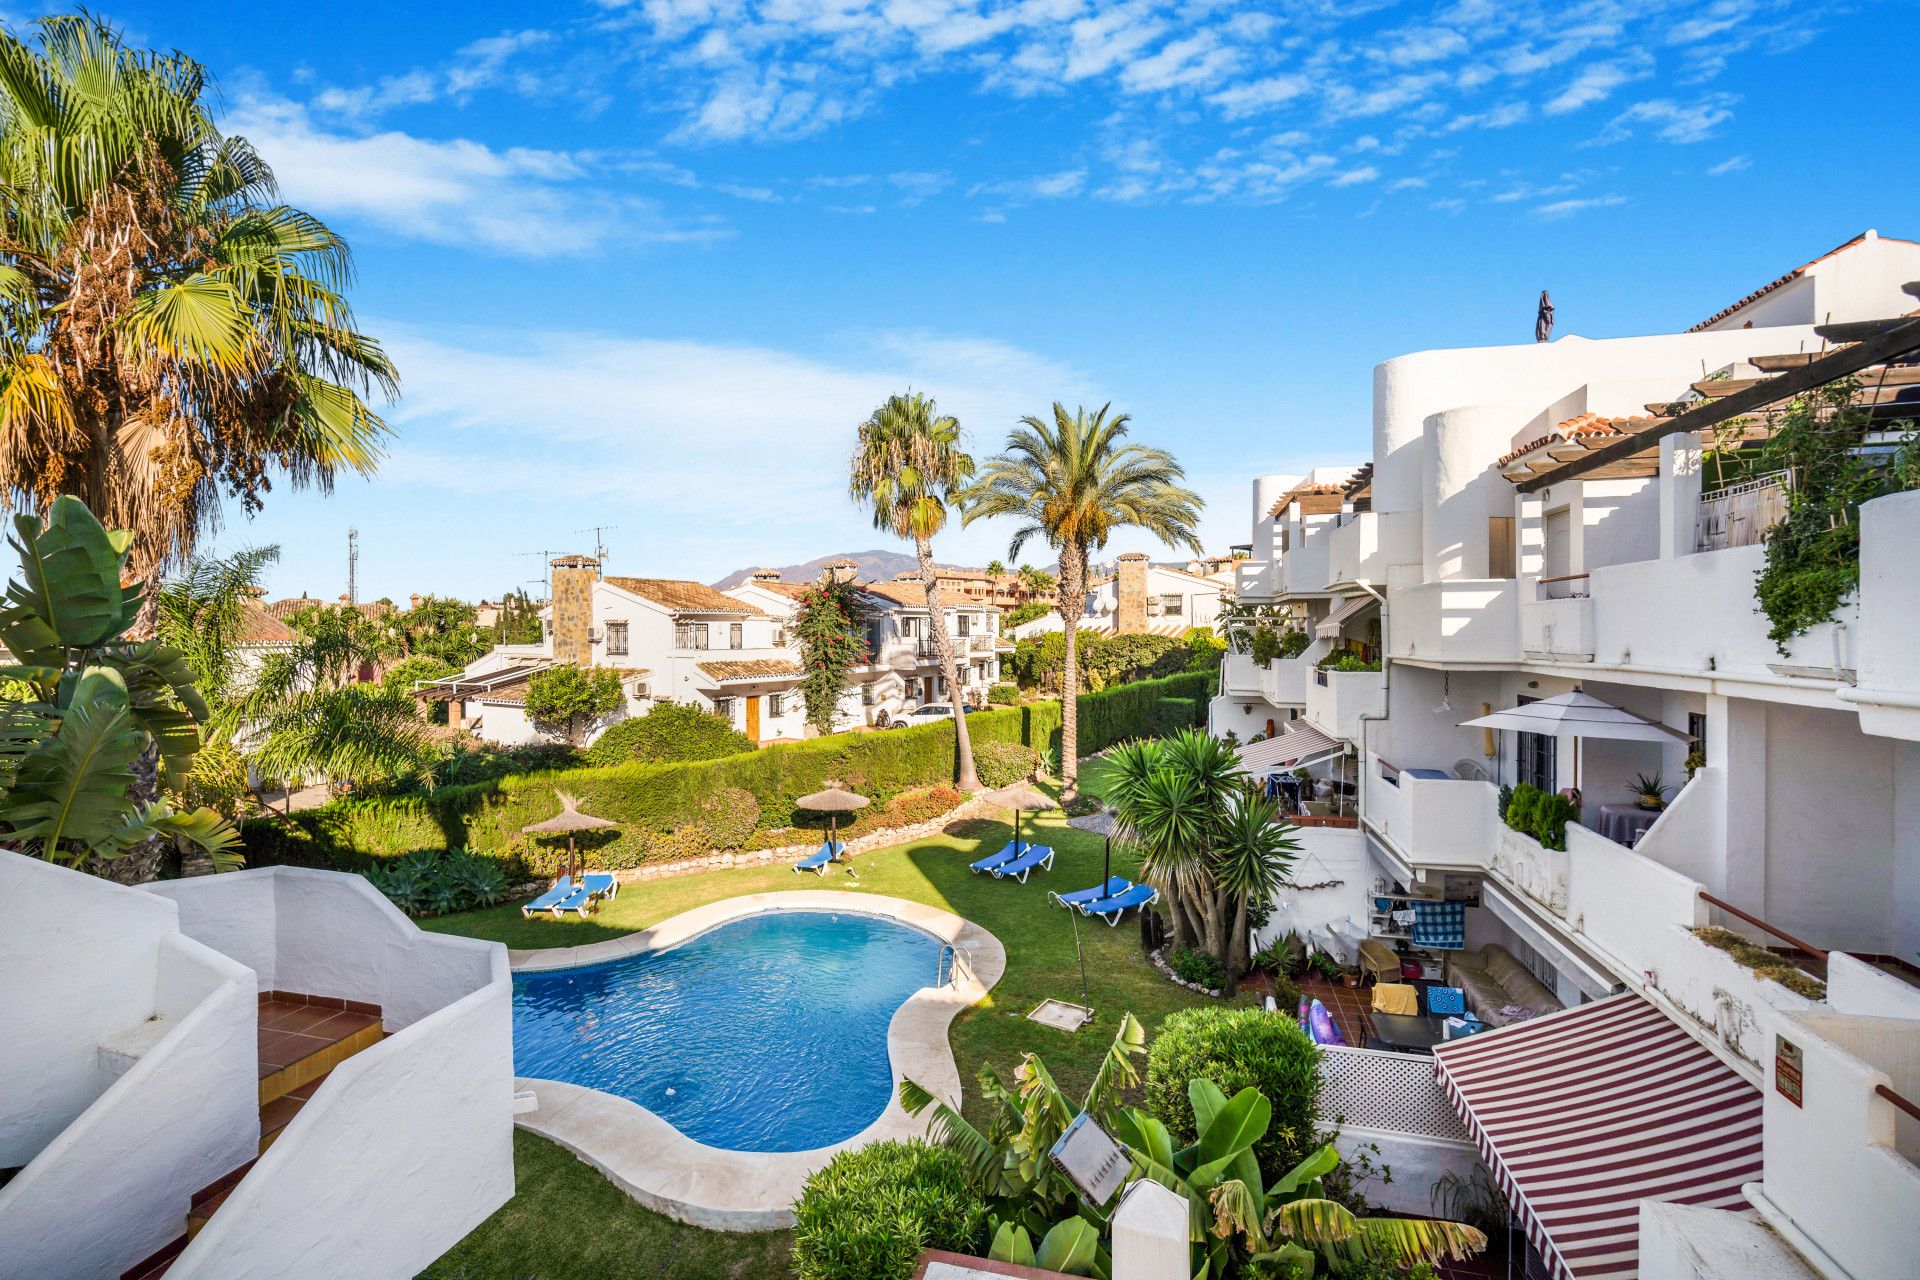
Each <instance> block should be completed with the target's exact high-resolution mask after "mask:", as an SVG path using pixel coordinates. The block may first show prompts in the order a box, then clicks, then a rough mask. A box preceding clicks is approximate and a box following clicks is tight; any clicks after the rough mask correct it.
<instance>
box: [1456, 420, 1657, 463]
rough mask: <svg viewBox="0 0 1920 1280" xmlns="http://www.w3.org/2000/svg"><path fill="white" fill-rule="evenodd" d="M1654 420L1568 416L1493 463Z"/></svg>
mask: <svg viewBox="0 0 1920 1280" xmlns="http://www.w3.org/2000/svg"><path fill="white" fill-rule="evenodd" d="M1652 421H1653V419H1652V418H1651V417H1648V416H1647V415H1645V414H1639V415H1636V416H1634V417H1630V418H1603V417H1601V416H1600V415H1599V414H1597V413H1583V414H1580V415H1579V416H1577V417H1573V418H1568V419H1567V420H1566V421H1565V422H1562V423H1560V424H1558V425H1557V426H1555V427H1554V428H1553V430H1552V431H1550V432H1548V433H1547V434H1546V435H1544V436H1541V437H1540V438H1539V439H1537V440H1530V441H1528V442H1527V443H1526V444H1523V445H1521V446H1520V447H1519V448H1518V449H1515V450H1513V451H1512V452H1510V453H1507V454H1504V455H1502V456H1501V458H1500V460H1499V461H1498V462H1495V463H1494V464H1493V465H1494V466H1495V467H1504V466H1506V465H1507V464H1508V463H1510V462H1512V461H1514V460H1515V459H1517V458H1523V457H1525V456H1526V455H1527V454H1529V453H1532V452H1533V451H1534V450H1535V449H1543V448H1545V447H1546V446H1548V445H1551V444H1559V443H1560V442H1561V441H1563V440H1575V439H1584V438H1586V437H1588V436H1618V435H1625V434H1626V433H1627V432H1629V431H1633V430H1637V429H1638V428H1637V427H1636V426H1635V424H1636V423H1643V422H1652Z"/></svg>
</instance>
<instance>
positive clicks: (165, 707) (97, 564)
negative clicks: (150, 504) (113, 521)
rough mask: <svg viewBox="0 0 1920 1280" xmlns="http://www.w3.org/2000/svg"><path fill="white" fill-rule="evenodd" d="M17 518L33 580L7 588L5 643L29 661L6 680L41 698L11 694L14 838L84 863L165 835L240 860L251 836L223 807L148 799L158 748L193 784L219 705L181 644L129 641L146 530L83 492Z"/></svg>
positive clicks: (16, 657) (9, 806) (176, 780)
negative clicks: (148, 760)
mask: <svg viewBox="0 0 1920 1280" xmlns="http://www.w3.org/2000/svg"><path fill="white" fill-rule="evenodd" d="M13 527H14V537H13V538H12V539H10V541H11V542H12V544H13V548H14V550H15V551H16V552H17V553H18V554H19V557H20V568H21V576H20V577H19V578H16V579H14V580H13V581H11V582H9V583H8V584H7V589H6V594H5V595H4V597H0V645H4V646H5V648H6V652H7V653H8V654H10V655H11V656H12V658H13V661H14V663H15V665H11V666H3V667H0V682H9V683H10V685H11V687H13V688H14V689H16V690H24V691H25V693H26V695H27V696H26V697H25V699H24V700H19V701H8V702H0V835H4V837H5V839H6V840H7V841H8V843H10V844H13V845H15V846H17V847H19V848H22V849H24V850H26V851H27V852H29V853H34V854H37V855H38V856H40V857H43V858H46V859H47V860H49V861H54V862H62V863H65V864H66V865H68V866H72V867H76V868H78V867H84V866H87V865H89V864H90V863H96V862H104V861H109V860H113V859H119V858H124V857H126V856H127V855H128V854H130V853H132V852H134V850H136V849H137V848H139V847H140V846H142V845H144V844H147V843H148V842H149V841H157V840H159V839H173V840H177V841H179V842H181V843H183V844H188V845H193V846H196V847H198V848H200V849H202V850H203V851H205V852H206V854H207V855H208V856H209V857H210V858H211V859H212V860H213V864H214V867H215V868H216V869H220V870H224V869H227V868H230V867H235V866H238V865H239V864H240V857H239V855H238V853H237V852H235V846H237V844H238V843H239V833H238V832H237V831H235V830H234V829H233V827H232V825H231V824H230V823H228V822H227V821H226V820H225V819H223V818H221V817H220V815H219V814H217V813H215V812H214V811H213V810H211V809H207V808H199V809H195V810H192V811H191V812H186V813H177V812H175V811H174V810H173V809H171V808H170V807H169V806H168V805H166V804H164V803H162V802H160V801H158V800H152V801H147V802H144V803H142V802H140V801H138V800H136V799H135V791H136V785H135V783H136V772H137V771H138V769H139V766H140V765H141V763H142V757H143V756H144V755H146V753H147V752H148V751H149V750H152V751H154V752H155V753H156V754H157V756H158V764H159V769H160V775H161V776H160V781H161V782H162V783H163V784H165V785H167V786H170V787H178V786H179V785H180V784H181V783H182V782H183V781H184V779H185V778H186V775H187V771H188V770H189V769H190V768H191V767H192V764H193V757H194V753H195V752H196V751H197V750H198V749H199V746H200V732H199V726H200V724H201V722H202V721H204V720H205V719H206V718H207V705H206V703H205V702H204V701H203V700H202V699H201V697H200V693H199V691H198V690H197V689H196V688H195V686H194V677H193V673H192V671H191V670H189V669H188V667H187V664H186V662H185V661H184V660H183V659H182V658H181V656H180V654H179V653H178V652H176V651H175V650H174V649H172V648H170V647H168V646H166V645H164V644H160V643H158V642H157V641H152V640H147V641H140V642H134V641H130V640H128V639H127V638H126V633H127V631H128V629H129V628H130V627H131V626H132V625H133V622H134V618H135V616H136V615H137V613H138V612H139V608H140V602H141V599H142V597H143V593H144V589H145V588H144V585H143V584H141V583H134V584H132V585H130V586H123V585H122V584H121V572H122V570H123V568H124V566H125V565H126V561H127V555H128V548H129V547H130V546H131V545H132V540H133V538H132V535H131V534H129V533H126V532H123V531H116V532H113V533H109V532H108V531H107V530H106V529H105V528H103V527H102V526H101V524H100V522H99V521H98V520H97V519H95V518H94V515H93V513H92V512H91V511H89V510H87V507H86V505H85V504H84V503H82V502H81V501H80V500H79V499H77V498H72V497H62V498H59V499H57V500H55V501H54V502H53V503H52V504H51V505H50V507H49V508H48V511H47V515H46V518H45V519H44V520H42V519H39V518H37V517H34V516H30V515H19V516H15V517H14V521H13Z"/></svg>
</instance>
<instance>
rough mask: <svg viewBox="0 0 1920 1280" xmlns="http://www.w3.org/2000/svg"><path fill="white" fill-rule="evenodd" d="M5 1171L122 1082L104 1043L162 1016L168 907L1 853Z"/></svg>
mask: <svg viewBox="0 0 1920 1280" xmlns="http://www.w3.org/2000/svg"><path fill="white" fill-rule="evenodd" d="M0 912H4V914H5V919H6V921H7V924H6V927H5V928H4V929H0V979H3V980H0V1027H5V1028H6V1031H5V1034H4V1035H0V1081H3V1082H4V1083H5V1087H4V1088H0V1167H7V1166H12V1165H22V1164H25V1163H27V1162H28V1161H29V1160H31V1159H33V1157H34V1155H35V1154H36V1153H37V1152H39V1151H40V1149H41V1148H42V1147H44V1146H46V1144H47V1143H48V1142H50V1141H52V1140H53V1138H54V1136H55V1135H57V1134H58V1133H59V1132H60V1131H61V1130H62V1129H64V1128H66V1127H67V1125H69V1124H70V1123H72V1122H73V1120H74V1119H75V1117H77V1116H79V1114H80V1113H81V1112H82V1111H84V1110H86V1109H87V1107H88V1106H90V1105H91V1104H92V1103H93V1101H94V1100H95V1099H96V1098H98V1097H99V1096H100V1095H101V1094H102V1093H104V1092H105V1091H106V1089H107V1086H108V1085H110V1084H112V1083H113V1075H112V1074H111V1072H109V1071H108V1070H107V1068H106V1067H105V1066H104V1065H103V1064H102V1063H101V1062H100V1060H99V1053H98V1048H99V1044H100V1042H101V1041H102V1040H104V1039H106V1038H107V1037H108V1036H111V1035H114V1034H115V1033H117V1032H121V1031H125V1030H127V1029H128V1028H130V1027H132V1026H134V1025H136V1024H138V1023H140V1022H142V1021H144V1020H145V1019H146V1018H147V1016H148V1015H149V1014H151V1013H153V1012H154V974H155V972H156V971H157V969H158V967H159V954H160V944H161V941H162V940H163V939H165V938H166V937H168V936H169V935H171V934H173V933H175V932H176V931H177V928H178V926H177V924H176V915H175V912H174V910H173V908H172V907H171V906H170V905H168V904H167V903H165V902H162V901H160V900H158V899H155V898H152V897H149V896H148V895H146V894H144V893H141V892H140V891H138V890H136V889H127V888H122V887H121V886H119V885H115V884H111V883H109V882H107V881H105V880H101V879H99V878H98V877H96V876H89V875H82V874H79V873H77V872H73V871H69V870H67V869H65V868H63V867H57V866H54V865H53V864H51V863H48V862H43V861H41V860H40V859H38V858H29V857H25V856H22V855H20V854H17V853H11V852H4V851H0Z"/></svg>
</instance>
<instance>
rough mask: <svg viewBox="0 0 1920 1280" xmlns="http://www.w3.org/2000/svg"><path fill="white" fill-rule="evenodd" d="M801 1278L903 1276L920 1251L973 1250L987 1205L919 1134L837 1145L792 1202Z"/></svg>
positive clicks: (957, 1165) (983, 1229)
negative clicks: (841, 1148)
mask: <svg viewBox="0 0 1920 1280" xmlns="http://www.w3.org/2000/svg"><path fill="white" fill-rule="evenodd" d="M793 1214H794V1226H793V1263H794V1270H795V1272H796V1274H798V1276H799V1277H800V1280H909V1278H910V1277H911V1276H912V1275H913V1272H914V1266H915V1264H916V1263H917V1262H918V1260H919V1257H920V1253H921V1251H922V1250H923V1249H949V1250H952V1251H953V1252H955V1253H965V1254H978V1253H980V1252H982V1251H983V1250H984V1249H985V1247H986V1243H987V1206H986V1202H985V1201H984V1200H983V1199H982V1197H981V1195H980V1193H979V1191H977V1190H976V1189H975V1188H974V1185H973V1180H972V1178H971V1177H970V1176H969V1175H968V1173H967V1167H966V1164H965V1163H964V1162H963V1161H962V1160H961V1159H960V1157H959V1156H958V1155H957V1154H955V1153H954V1152H952V1151H949V1150H947V1149H946V1148H945V1147H936V1146H931V1145H929V1144H928V1143H926V1142H923V1141H920V1140H919V1139H913V1140H911V1141H907V1142H876V1143H873V1144H872V1145H871V1146H866V1147H861V1148H859V1149H858V1150H854V1151H843V1152H841V1153H840V1154H839V1155H837V1156H835V1157H834V1158H833V1159H832V1160H829V1161H828V1162H827V1163H826V1165H825V1166H823V1167H822V1168H821V1169H819V1170H818V1171H816V1172H815V1173H813V1174H812V1175H811V1176H809V1177H808V1178H807V1181H806V1185H805V1186H804V1187H802V1188H801V1191H800V1199H799V1200H798V1201H797V1202H796V1203H795V1204H794V1207H793Z"/></svg>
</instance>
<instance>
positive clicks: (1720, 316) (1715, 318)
mask: <svg viewBox="0 0 1920 1280" xmlns="http://www.w3.org/2000/svg"><path fill="white" fill-rule="evenodd" d="M1877 238H1878V239H1881V240H1888V241H1891V242H1892V243H1894V244H1920V241H1915V240H1903V239H1900V238H1899V237H1897V236H1879V237H1877ZM1866 239H1867V233H1866V232H1864V231H1862V232H1861V233H1860V234H1859V235H1857V236H1855V237H1853V238H1852V239H1851V240H1846V241H1843V242H1841V243H1840V244H1837V245H1835V246H1834V247H1833V248H1831V249H1829V250H1827V251H1826V252H1825V253H1823V254H1821V255H1820V256H1819V257H1817V258H1815V259H1814V260H1813V261H1811V262H1803V263H1801V264H1800V265H1799V266H1797V267H1795V268H1794V269H1793V270H1791V271H1789V272H1787V273H1786V274H1785V275H1783V276H1779V277H1777V278H1775V279H1773V280H1769V281H1768V282H1767V283H1766V284H1763V285H1761V286H1760V287H1759V288H1758V289H1755V290H1754V291H1753V292H1752V293H1750V294H1748V295H1747V296H1746V297H1744V298H1742V299H1740V300H1739V301H1738V302H1736V303H1734V304H1733V305H1732V306H1729V307H1722V308H1721V309H1720V310H1718V311H1716V312H1714V313H1713V314H1712V315H1710V316H1708V317H1707V318H1706V319H1705V320H1702V321H1701V322H1700V323H1699V324H1696V325H1694V326H1692V327H1691V328H1689V329H1688V330H1687V332H1688V333H1699V332H1701V331H1702V330H1703V329H1707V328H1709V327H1710V326H1713V325H1716V324H1719V323H1720V322H1721V321H1722V320H1725V319H1726V318H1727V317H1728V316H1730V315H1732V314H1733V313H1734V312H1736V311H1738V310H1739V309H1740V308H1742V307H1744V306H1746V305H1747V304H1749V303H1752V302H1758V301H1759V300H1760V299H1761V298H1764V297H1766V296H1767V295H1768V294H1770V293H1772V292H1773V291H1774V290H1775V289H1778V288H1780V287H1782V286H1783V285H1789V284H1792V283H1793V282H1794V281H1795V280H1798V279H1799V278H1800V277H1801V276H1803V275H1805V274H1807V272H1808V271H1810V270H1812V269H1813V268H1814V267H1817V266H1819V265H1820V264H1821V263H1823V262H1825V261H1826V260H1827V259H1828V258H1831V257H1833V256H1834V255H1835V254H1837V253H1841V252H1843V251H1845V250H1847V249H1851V248H1853V246H1855V245H1857V244H1864V243H1865V242H1866Z"/></svg>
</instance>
